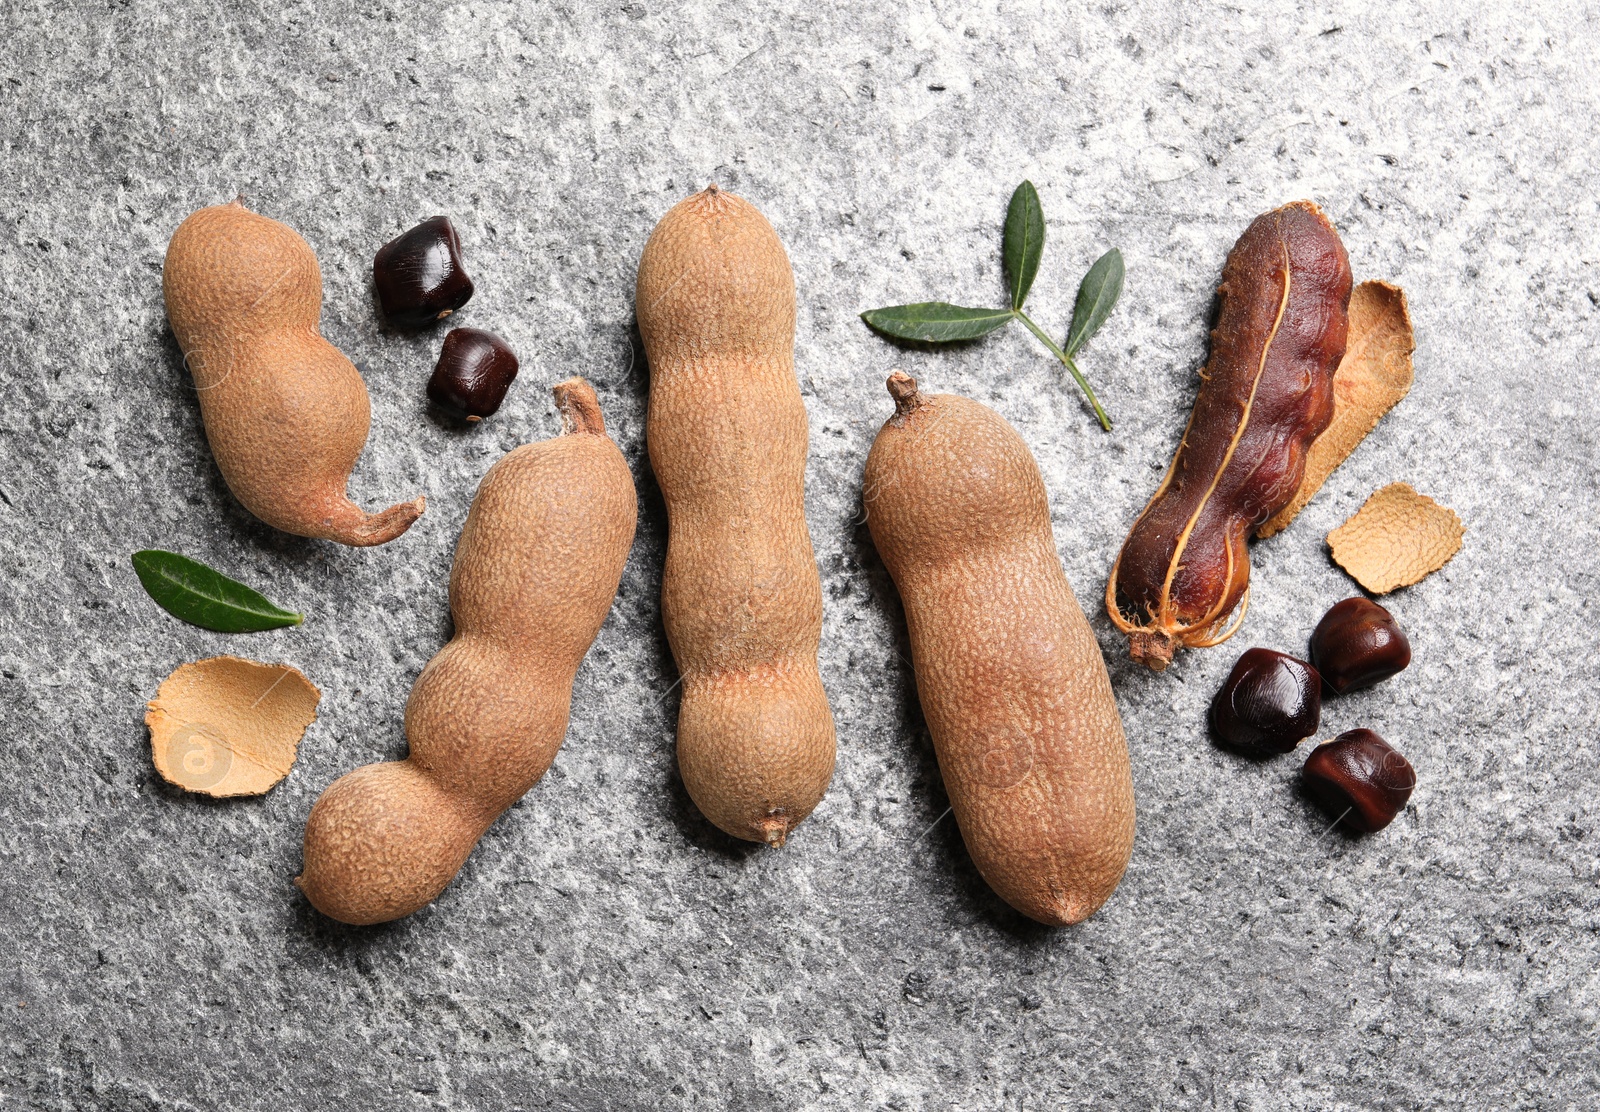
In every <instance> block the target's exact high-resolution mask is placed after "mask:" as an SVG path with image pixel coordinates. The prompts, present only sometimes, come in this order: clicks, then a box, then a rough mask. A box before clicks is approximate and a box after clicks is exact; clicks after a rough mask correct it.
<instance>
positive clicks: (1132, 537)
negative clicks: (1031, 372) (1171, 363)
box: [1106, 201, 1350, 671]
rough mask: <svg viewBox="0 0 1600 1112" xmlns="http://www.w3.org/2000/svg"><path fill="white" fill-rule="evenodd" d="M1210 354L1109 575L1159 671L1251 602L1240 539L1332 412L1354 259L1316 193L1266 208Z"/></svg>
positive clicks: (1233, 261) (1246, 242)
mask: <svg viewBox="0 0 1600 1112" xmlns="http://www.w3.org/2000/svg"><path fill="white" fill-rule="evenodd" d="M1217 297H1218V300H1219V302H1220V307H1219V310H1218V315H1217V325H1216V328H1214V329H1213V330H1212V332H1211V358H1210V360H1209V361H1208V362H1207V363H1206V367H1205V370H1203V371H1201V372H1200V378H1201V384H1200V392H1199V395H1198V396H1197V397H1196V398H1195V403H1194V411H1193V413H1192V414H1191V415H1190V417H1189V426H1188V428H1187V429H1185V430H1184V434H1183V440H1182V441H1181V442H1180V443H1179V445H1178V451H1177V454H1176V455H1174V457H1173V459H1172V464H1171V466H1170V467H1168V468H1167V474H1166V477H1165V478H1164V479H1162V481H1161V486H1160V487H1159V488H1158V489H1157V490H1156V493H1155V496H1154V497H1152V498H1151V499H1150V504H1149V505H1147V506H1146V507H1145V508H1144V512H1143V513H1141V514H1140V515H1139V519H1138V520H1137V521H1135V522H1134V524H1133V529H1132V530H1130V531H1129V533H1128V539H1127V540H1126V541H1124V542H1123V545H1122V552H1121V553H1120V554H1119V555H1118V556H1117V562H1116V566H1115V567H1113V568H1112V570H1111V579H1110V581H1109V582H1108V583H1107V584H1106V611H1107V613H1109V614H1110V616H1111V620H1112V621H1113V622H1114V623H1116V625H1117V628H1119V629H1121V630H1122V631H1123V632H1124V633H1126V634H1127V635H1128V649H1129V652H1130V653H1131V654H1132V656H1133V658H1134V659H1135V660H1137V661H1139V662H1140V663H1142V664H1147V665H1149V666H1150V667H1151V668H1153V669H1155V670H1156V671H1161V670H1162V669H1164V668H1165V667H1166V666H1167V665H1168V664H1169V663H1170V662H1171V661H1172V654H1173V652H1174V651H1175V650H1176V649H1178V648H1181V647H1184V646H1194V647H1204V646H1207V645H1215V644H1218V643H1219V642H1221V641H1225V640H1227V638H1228V637H1230V636H1232V634H1233V631H1234V630H1235V629H1237V628H1238V624H1239V621H1240V620H1241V619H1242V618H1243V617H1244V608H1245V607H1246V606H1247V605H1248V603H1249V586H1250V554H1249V551H1248V550H1247V549H1246V547H1245V544H1246V541H1247V540H1248V539H1249V537H1250V535H1251V534H1252V533H1254V532H1255V529H1256V526H1258V525H1260V524H1261V523H1262V522H1264V521H1265V520H1266V519H1267V518H1269V517H1271V516H1272V515H1273V514H1274V513H1276V512H1277V511H1278V510H1279V509H1280V508H1282V507H1283V506H1284V504H1285V503H1287V502H1288V501H1289V499H1290V498H1292V497H1294V493H1295V490H1296V489H1297V488H1298V487H1299V485H1300V480H1301V477H1302V475H1303V473H1304V471H1305V462H1306V450H1307V449H1308V448H1309V447H1310V446H1311V442H1312V441H1313V440H1315V439H1316V438H1317V437H1318V436H1319V435H1320V434H1321V433H1322V431H1323V430H1324V429H1326V428H1327V427H1328V422H1329V421H1331V420H1332V419H1333V372H1334V371H1335V370H1336V369H1337V368H1338V366H1339V360H1340V359H1341V358H1342V357H1343V356H1344V348H1345V339H1346V335H1347V333H1348V331H1349V307H1350V260H1349V258H1348V257H1347V256H1346V255H1345V250H1344V245H1343V244H1342V243H1340V242H1339V234H1338V232H1336V231H1334V228H1333V225H1332V224H1331V223H1329V222H1328V218H1327V217H1326V216H1324V215H1323V214H1322V211H1321V210H1320V209H1318V208H1317V206H1316V205H1314V204H1312V203H1311V202H1310V201H1296V202H1294V203H1293V204H1289V205H1285V206H1283V207H1282V208H1280V209H1274V210H1273V211H1272V212H1269V213H1265V214H1264V215H1262V216H1258V217H1257V218H1256V219H1255V220H1254V221H1253V222H1252V223H1251V225H1250V227H1249V228H1247V229H1246V230H1245V233H1244V235H1242V236H1240V237H1239V242H1238V243H1236V244H1235V245H1234V248H1233V250H1232V251H1231V252H1230V253H1229V255H1228V261H1227V264H1226V265H1225V266H1224V267H1223V268H1222V285H1221V286H1219V287H1218V289H1217Z"/></svg>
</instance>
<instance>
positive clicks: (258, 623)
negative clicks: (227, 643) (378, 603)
mask: <svg viewBox="0 0 1600 1112" xmlns="http://www.w3.org/2000/svg"><path fill="white" fill-rule="evenodd" d="M133 570H134V572H135V573H136V574H137V575H138V576H139V582H140V583H141V584H143V585H144V589H145V591H146V592H147V593H148V594H149V595H150V597H151V598H153V599H155V600H156V602H157V604H159V605H160V607H161V608H162V609H163V610H165V611H166V612H167V613H169V614H171V615H172V616H173V617H175V618H178V619H181V620H182V621H185V622H188V623H189V624H190V625H197V626H199V627H200V628H201V629H214V630H216V631H217V632H218V633H255V632H258V631H260V630H263V629H280V628H282V627H283V626H293V625H299V624H300V623H301V622H302V621H303V620H304V616H303V615H300V614H296V613H295V612H294V611H292V610H285V609H283V608H282V607H280V606H275V605H274V604H273V603H271V602H269V601H268V600H267V598H266V596H264V595H262V594H260V593H259V592H257V591H255V590H252V589H251V588H249V587H246V586H245V585H244V584H243V583H240V582H239V581H238V580H236V579H229V578H228V577H227V576H225V575H223V574H222V573H221V572H219V571H216V570H214V569H212V568H209V567H207V566H206V565H204V564H202V563H200V562H199V561H198V560H191V559H189V557H187V556H182V555H179V554H178V553H176V552H165V551H163V550H161V549H159V548H147V549H145V550H144V551H142V552H135V553H134V554H133Z"/></svg>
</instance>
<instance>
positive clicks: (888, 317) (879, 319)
mask: <svg viewBox="0 0 1600 1112" xmlns="http://www.w3.org/2000/svg"><path fill="white" fill-rule="evenodd" d="M1015 315H1016V314H1015V313H1013V312H1012V311H1011V310H1010V309H968V308H964V307H963V306H960V305H951V304H950V303H949V302H947V301H919V302H917V303H916V304H915V305H890V306H889V307H887V308H884V309H868V310H867V311H866V312H865V313H862V314H861V319H862V320H864V321H866V322H867V324H869V325H871V326H872V327H873V328H875V329H876V330H877V331H879V332H882V333H883V334H884V335H885V336H893V337H895V338H896V339H900V340H921V341H923V342H924V343H929V344H942V343H946V342H948V341H950V340H976V339H977V338H978V337H979V336H987V335H988V334H989V333H991V332H993V331H994V330H995V329H996V328H999V327H1000V326H1001V325H1003V324H1006V323H1007V322H1009V321H1010V320H1011V319H1012V318H1013V317H1014V316H1015Z"/></svg>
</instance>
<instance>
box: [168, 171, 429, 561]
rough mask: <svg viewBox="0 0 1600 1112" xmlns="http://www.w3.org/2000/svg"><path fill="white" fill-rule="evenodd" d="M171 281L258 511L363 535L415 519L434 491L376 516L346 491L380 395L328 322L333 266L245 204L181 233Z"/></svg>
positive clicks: (217, 427) (210, 425)
mask: <svg viewBox="0 0 1600 1112" xmlns="http://www.w3.org/2000/svg"><path fill="white" fill-rule="evenodd" d="M161 285H162V292H163V293H164V295H165V298H166V303H167V319H168V320H169V321H170V322H171V324H172V332H173V335H174V336H176V337H177V340H178V346H179V347H180V348H182V349H183V359H184V363H185V365H186V366H187V367H188V368H189V373H190V374H191V375H193V377H194V384H195V392H196V393H197V394H198V395H199V398H200V415H201V418H202V419H203V421H204V422H205V430H206V439H207V440H208V441H210V444H211V454H212V455H213V456H215V457H216V461H217V466H218V467H219V468H221V470H222V477H223V478H224V479H225V480H227V483H228V489H229V490H231V491H233V494H234V497H236V498H238V499H239V501H240V502H241V503H243V504H244V507H245V509H247V510H249V511H250V512H251V513H253V514H255V515H256V516H257V517H258V518H260V519H261V520H262V521H265V522H266V523H267V524H268V525H271V526H272V527H274V528H276V529H282V530H284V531H285V532H287V533H295V534H297V535H299V536H302V537H321V538H324V539H326V540H331V541H338V542H339V543H341V544H349V545H357V546H366V545H374V544H383V543H384V542H385V541H390V540H393V539H394V538H395V537H398V536H399V535H400V534H401V533H404V532H405V531H406V530H407V529H408V528H410V527H411V523H412V522H413V521H415V520H416V519H417V517H418V515H420V514H421V513H422V510H423V506H424V502H423V499H421V498H416V499H413V500H412V501H410V502H402V503H399V504H398V505H394V506H390V507H389V508H388V509H387V510H383V511H381V512H379V513H375V514H369V513H366V512H365V511H363V510H362V509H361V507H359V506H357V505H356V504H355V503H354V502H352V501H350V499H349V498H348V497H347V496H346V494H345V485H346V483H347V482H348V481H349V479H350V472H351V471H352V470H354V469H355V465H356V457H358V456H359V455H360V454H361V449H362V448H363V447H364V446H365V445H366V442H367V429H368V425H369V423H370V420H371V405H370V402H369V400H368V398H367V387H366V384H365V383H364V382H362V380H361V374H360V372H359V371H357V370H356V368H355V364H353V363H351V362H350V360H349V359H347V358H345V356H344V353H343V352H341V351H340V350H339V349H338V348H336V347H334V346H333V345H332V344H330V343H329V342H328V341H327V340H325V339H323V338H322V333H321V332H320V331H319V320H320V318H321V316H322V271H321V270H320V269H319V268H318V266H317V257H316V255H315V254H314V253H313V252H312V250H311V245H310V244H308V243H307V242H306V241H305V240H304V239H303V238H301V236H300V235H299V233H297V232H296V231H295V230H294V229H293V228H290V227H288V226H287V225H285V224H280V223H278V222H277V221H276V220H270V219H268V218H267V217H265V216H258V215H257V214H256V213H253V212H251V211H250V210H249V209H247V208H245V207H244V205H242V204H240V203H239V202H238V201H234V202H232V203H230V204H226V205H213V206H212V207H210V208H203V209H200V210H199V211H198V212H195V213H192V214H191V215H190V216H189V217H188V219H186V220H184V222H183V223H182V224H180V225H179V226H178V230H177V231H176V232H174V233H173V235H172V242H171V243H169V244H168V245H167V257H166V263H165V265H164V266H163V268H162V274H161Z"/></svg>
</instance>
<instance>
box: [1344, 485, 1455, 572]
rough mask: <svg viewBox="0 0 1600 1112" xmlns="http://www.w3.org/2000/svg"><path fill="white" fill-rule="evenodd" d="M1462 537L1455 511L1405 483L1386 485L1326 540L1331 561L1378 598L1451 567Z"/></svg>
mask: <svg viewBox="0 0 1600 1112" xmlns="http://www.w3.org/2000/svg"><path fill="white" fill-rule="evenodd" d="M1464 532H1465V530H1464V529H1463V527H1462V525H1461V519H1460V518H1459V517H1457V516H1456V514H1455V511H1454V510H1451V509H1450V508H1448V507H1446V506H1441V505H1439V503H1437V502H1435V501H1434V500H1433V499H1432V498H1429V497H1428V496H1427V495H1424V494H1418V493H1417V492H1416V491H1415V490H1413V489H1411V487H1410V486H1408V485H1407V484H1405V483H1390V484H1389V485H1388V486H1386V487H1384V488H1383V489H1382V490H1380V491H1377V492H1376V493H1374V494H1373V495H1372V497H1371V498H1368V499H1367V501H1366V504H1365V505H1363V506H1362V507H1361V508H1360V509H1359V510H1357V511H1356V513H1355V516H1354V517H1352V518H1351V519H1350V520H1349V521H1347V522H1345V523H1344V524H1343V525H1341V526H1339V527H1338V528H1337V529H1335V530H1334V531H1333V532H1331V533H1329V534H1328V547H1329V548H1331V549H1332V550H1333V558H1334V560H1335V561H1336V562H1337V563H1338V564H1339V566H1340V567H1342V568H1344V570H1345V571H1347V572H1349V573H1350V574H1351V576H1353V577H1354V578H1355V581H1356V582H1357V583H1359V584H1361V585H1362V586H1363V587H1365V588H1366V589H1367V590H1369V591H1371V592H1372V593H1373V594H1376V595H1381V594H1386V593H1388V592H1389V591H1393V590H1395V589H1397V588H1399V587H1409V586H1411V584H1413V583H1416V582H1418V581H1419V580H1421V579H1423V578H1424V577H1425V576H1428V575H1431V574H1432V573H1434V572H1436V571H1438V570H1439V569H1440V568H1442V567H1444V566H1445V565H1446V564H1448V563H1449V562H1450V559H1451V557H1453V556H1454V555H1455V554H1456V553H1457V552H1460V551H1461V537H1462V534H1463V533H1464Z"/></svg>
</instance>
